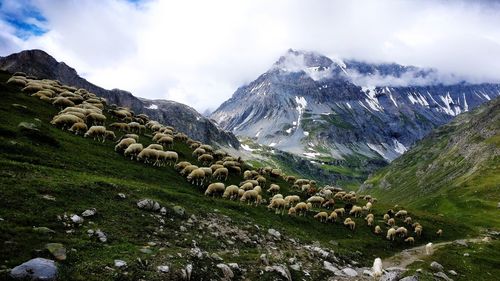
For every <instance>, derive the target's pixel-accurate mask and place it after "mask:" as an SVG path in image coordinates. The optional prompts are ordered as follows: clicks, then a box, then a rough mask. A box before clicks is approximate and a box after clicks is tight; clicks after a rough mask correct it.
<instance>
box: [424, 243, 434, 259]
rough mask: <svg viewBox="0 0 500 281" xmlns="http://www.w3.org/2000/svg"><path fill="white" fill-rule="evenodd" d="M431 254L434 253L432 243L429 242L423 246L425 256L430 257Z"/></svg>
mask: <svg viewBox="0 0 500 281" xmlns="http://www.w3.org/2000/svg"><path fill="white" fill-rule="evenodd" d="M432 252H434V249H433V247H432V242H429V243H427V244H426V245H425V254H426V255H428V256H429V255H432Z"/></svg>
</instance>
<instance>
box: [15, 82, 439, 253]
mask: <svg viewBox="0 0 500 281" xmlns="http://www.w3.org/2000/svg"><path fill="white" fill-rule="evenodd" d="M7 83H8V84H13V85H17V86H19V87H22V91H23V92H25V93H27V94H31V96H34V97H37V98H39V99H40V100H43V101H45V102H49V103H51V104H52V105H54V106H56V107H58V108H59V109H60V111H59V113H58V114H57V115H56V116H54V117H53V119H52V121H51V123H52V124H53V125H54V126H57V127H59V128H61V129H63V130H68V131H70V132H72V133H74V134H77V135H83V136H84V137H88V138H93V139H94V140H98V141H102V142H105V141H106V140H112V141H115V140H116V139H117V136H116V134H115V132H116V133H120V134H122V136H121V137H120V138H119V139H118V140H117V144H116V146H115V151H117V152H118V153H121V154H123V155H124V156H125V157H127V158H129V159H131V160H136V161H141V162H143V163H145V164H149V165H153V166H159V167H162V166H165V165H168V166H173V167H174V169H175V170H176V171H177V172H178V173H179V174H180V175H181V176H183V177H185V178H186V180H187V181H188V182H189V183H190V184H192V185H194V186H197V187H200V188H203V187H205V186H206V189H205V192H204V193H205V195H207V196H212V197H222V198H225V199H228V200H239V201H240V202H245V203H247V204H249V205H256V206H257V205H262V204H266V205H267V208H268V209H269V210H271V211H274V212H275V213H276V214H281V215H284V214H287V215H289V216H306V215H308V214H310V213H314V215H313V219H316V220H318V221H319V222H321V223H341V224H343V225H344V226H345V227H347V228H348V229H350V230H352V231H354V230H355V229H356V221H355V219H356V218H360V217H363V216H364V223H366V225H367V226H369V227H370V229H371V231H372V233H374V234H375V235H382V234H383V233H384V232H385V237H386V239H388V240H390V241H395V240H396V239H399V240H401V241H405V242H407V243H409V244H413V243H414V242H415V239H416V238H417V237H420V236H421V235H422V233H423V229H424V228H423V226H422V225H421V224H420V223H418V222H414V221H413V219H412V218H411V217H410V216H409V213H408V212H407V211H406V210H402V209H399V208H398V210H396V211H393V210H389V211H387V212H386V213H385V214H384V215H383V216H380V217H379V218H377V217H376V216H375V215H374V213H373V207H374V205H376V202H377V199H376V198H373V197H372V196H370V195H360V194H357V193H356V192H354V191H350V192H347V191H344V190H342V189H341V188H339V187H331V186H324V187H322V188H320V187H318V186H317V183H316V182H315V181H314V180H308V179H297V178H296V177H294V176H290V175H285V174H284V173H283V172H282V171H281V170H279V169H273V168H271V167H265V168H259V169H257V170H248V169H247V170H245V169H244V165H243V164H244V162H243V161H242V160H241V159H240V158H235V157H232V156H230V155H228V154H227V153H226V152H224V151H222V150H216V149H214V148H213V147H212V146H210V145H208V144H203V143H201V142H199V141H195V140H193V139H191V138H189V137H188V136H187V135H186V134H184V133H182V132H178V131H177V130H176V129H175V128H173V127H171V126H165V125H162V124H160V123H159V122H157V121H154V120H150V119H149V117H148V116H146V115H145V114H135V113H134V112H133V111H131V110H130V109H128V108H125V107H119V106H116V105H109V106H108V105H107V103H106V100H105V99H103V98H100V97H97V96H96V95H95V94H93V93H90V92H88V91H87V90H85V89H76V88H74V87H71V86H67V85H62V84H61V83H60V82H58V81H54V80H37V79H36V78H33V77H27V76H26V75H25V74H24V73H15V74H14V75H13V76H12V77H11V78H10V79H9V80H8V81H7ZM104 110H106V112H107V113H108V114H109V115H111V116H113V117H114V119H116V120H117V122H114V123H111V124H109V125H108V127H106V122H107V121H108V118H107V117H106V115H105V114H104ZM108 128H109V129H108ZM146 132H147V133H151V134H150V135H151V141H152V142H153V143H152V144H150V145H148V146H146V147H145V145H143V144H141V143H140V142H139V135H140V134H142V133H146ZM144 136H146V135H144ZM175 142H184V143H186V144H187V145H188V146H189V147H190V148H191V149H192V150H193V151H192V156H193V157H194V158H196V160H197V162H198V163H197V164H199V165H200V166H201V167H199V166H197V165H195V164H192V163H190V162H187V161H181V162H178V159H179V156H178V154H177V152H175V151H173V150H172V149H173V147H174V146H173V145H174V143H175ZM242 172H243V173H242ZM231 174H233V175H239V176H240V175H241V174H242V177H243V181H241V182H240V183H239V184H238V185H228V186H226V184H225V182H226V181H228V177H229V176H230V175H231ZM279 178H281V179H283V180H284V181H285V182H287V183H289V184H290V185H291V187H292V189H293V190H294V191H295V194H290V195H286V196H285V195H283V194H281V193H280V190H281V187H280V186H279V185H278V184H275V183H270V184H268V179H271V180H272V179H274V182H276V179H279ZM265 198H267V199H265ZM339 203H342V207H340V206H339ZM336 207H337V208H336ZM344 217H345V218H344ZM436 234H437V235H438V236H440V235H441V234H442V230H438V232H437V233H436Z"/></svg>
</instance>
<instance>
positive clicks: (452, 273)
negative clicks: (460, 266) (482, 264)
mask: <svg viewBox="0 0 500 281" xmlns="http://www.w3.org/2000/svg"><path fill="white" fill-rule="evenodd" d="M448 273H449V274H451V275H453V276H457V275H458V273H457V272H456V271H455V270H448Z"/></svg>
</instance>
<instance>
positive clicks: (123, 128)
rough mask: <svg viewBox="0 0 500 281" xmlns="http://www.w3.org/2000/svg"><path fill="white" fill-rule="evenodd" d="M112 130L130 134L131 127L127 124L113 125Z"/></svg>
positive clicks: (111, 125)
mask: <svg viewBox="0 0 500 281" xmlns="http://www.w3.org/2000/svg"><path fill="white" fill-rule="evenodd" d="M109 127H110V128H113V129H115V130H119V131H121V132H128V131H129V130H130V128H129V126H128V124H127V123H117V122H115V123H111V124H110V125H109Z"/></svg>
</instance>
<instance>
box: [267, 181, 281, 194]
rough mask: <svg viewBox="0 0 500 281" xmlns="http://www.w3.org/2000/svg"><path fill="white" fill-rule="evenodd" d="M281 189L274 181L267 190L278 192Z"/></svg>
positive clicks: (272, 192)
mask: <svg viewBox="0 0 500 281" xmlns="http://www.w3.org/2000/svg"><path fill="white" fill-rule="evenodd" d="M279 191H280V186H279V185H277V184H274V183H272V184H271V185H270V187H269V189H268V190H267V192H269V193H271V194H275V193H278V192H279Z"/></svg>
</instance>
